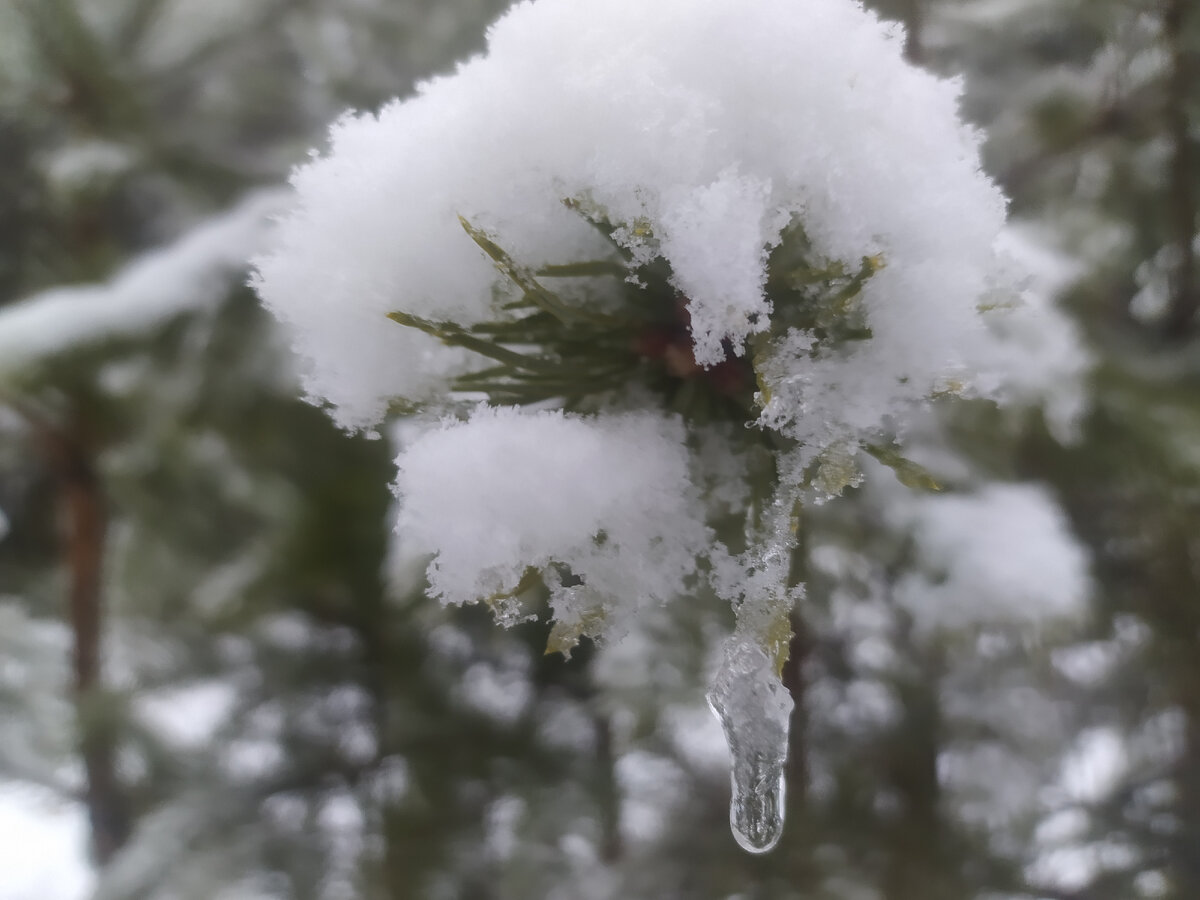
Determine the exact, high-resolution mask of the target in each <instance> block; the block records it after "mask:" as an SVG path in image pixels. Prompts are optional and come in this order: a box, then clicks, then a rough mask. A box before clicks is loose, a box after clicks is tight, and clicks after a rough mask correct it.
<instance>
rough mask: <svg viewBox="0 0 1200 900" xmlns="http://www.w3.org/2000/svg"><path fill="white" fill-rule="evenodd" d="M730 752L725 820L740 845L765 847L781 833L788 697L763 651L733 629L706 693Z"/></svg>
mask: <svg viewBox="0 0 1200 900" xmlns="http://www.w3.org/2000/svg"><path fill="white" fill-rule="evenodd" d="M708 704H709V706H711V707H712V710H713V712H714V713H715V714H716V716H717V719H718V720H719V721H720V722H721V727H722V728H723V729H724V731H725V740H726V741H727V742H728V743H729V754H730V756H731V757H732V766H733V768H732V773H731V781H732V786H733V796H732V799H731V800H730V804H729V824H730V826H731V828H732V829H733V836H734V838H735V839H736V840H737V842H738V844H739V845H740V846H741V847H742V849H743V850H746V851H748V852H750V853H766V852H767V851H768V850H770V849H771V848H773V847H774V846H775V845H776V844H777V843H778V842H779V838H780V835H782V834H783V800H784V772H783V770H784V765H785V764H786V762H787V751H788V720H789V718H790V716H791V712H792V698H791V696H790V695H789V693H788V691H787V689H786V688H785V687H784V686H783V684H781V683H780V681H779V678H778V677H777V676H776V674H775V671H774V668H773V666H772V665H771V661H770V659H769V658H768V657H767V654H766V653H765V652H763V650H762V648H761V647H760V646H758V644H757V643H755V642H754V641H753V640H748V639H747V638H746V636H745V635H740V634H737V633H735V634H734V635H733V636H732V637H731V638H729V640H728V641H727V642H726V644H725V655H724V660H723V662H722V663H721V668H720V669H719V670H718V672H717V677H716V678H715V679H714V681H713V685H712V689H711V690H710V691H709V693H708Z"/></svg>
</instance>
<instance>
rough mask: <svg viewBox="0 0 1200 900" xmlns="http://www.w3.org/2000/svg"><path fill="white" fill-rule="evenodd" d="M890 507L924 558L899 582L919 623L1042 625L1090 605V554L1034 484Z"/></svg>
mask: <svg viewBox="0 0 1200 900" xmlns="http://www.w3.org/2000/svg"><path fill="white" fill-rule="evenodd" d="M889 515H890V516H891V517H892V518H893V520H894V524H896V525H897V526H900V527H903V528H905V530H906V531H908V533H910V534H911V535H912V538H913V541H914V544H915V551H916V554H917V556H918V559H919V562H920V564H921V571H920V572H914V573H911V574H909V575H907V576H905V577H904V578H903V579H902V580H901V582H900V584H899V585H897V589H896V599H897V602H898V603H900V604H901V605H902V606H903V607H904V608H905V609H907V610H908V611H909V613H910V614H911V615H912V617H913V620H914V622H915V623H916V625H917V627H918V629H919V630H921V631H925V632H929V631H935V630H938V629H955V628H967V627H973V626H979V625H985V626H986V625H997V624H1005V623H1017V624H1027V625H1038V624H1040V623H1043V622H1047V621H1054V620H1061V619H1069V618H1073V617H1076V616H1078V615H1079V613H1080V612H1081V611H1082V609H1083V607H1084V602H1085V600H1086V598H1087V594H1088V586H1089V578H1088V558H1087V554H1086V552H1085V550H1084V549H1083V547H1082V546H1081V545H1080V544H1079V542H1078V541H1077V540H1076V539H1075V538H1074V536H1073V535H1072V534H1071V531H1070V526H1069V525H1068V523H1067V522H1066V519H1065V517H1064V516H1063V513H1062V510H1061V509H1060V508H1059V506H1058V505H1057V504H1056V503H1055V502H1054V500H1053V498H1052V497H1050V496H1049V495H1048V494H1047V493H1046V491H1045V490H1044V489H1043V488H1041V487H1039V486H1037V485H1032V484H993V485H988V486H986V487H983V488H981V489H980V490H978V491H977V492H975V493H971V494H946V495H941V496H926V497H920V498H916V499H915V500H914V502H912V503H906V504H901V505H898V506H894V507H893V508H892V509H891V510H890V511H889Z"/></svg>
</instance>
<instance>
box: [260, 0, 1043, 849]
mask: <svg viewBox="0 0 1200 900" xmlns="http://www.w3.org/2000/svg"><path fill="white" fill-rule="evenodd" d="M902 51H903V35H902V33H901V32H900V31H899V29H897V28H896V27H893V26H888V25H884V24H881V23H880V22H879V21H878V20H876V19H875V18H874V17H873V16H872V15H870V14H868V13H866V12H865V11H864V10H863V9H862V8H861V6H859V5H858V3H856V2H852V0H807V2H805V3H796V2H794V0H708V2H704V3H698V2H695V0H658V2H654V3H645V2H640V0H534V2H527V3H521V4H519V5H517V6H516V7H514V8H513V9H512V10H511V11H510V12H509V14H508V15H507V16H505V17H504V18H503V19H502V20H501V21H500V22H498V23H497V24H496V25H495V26H494V27H493V29H492V31H491V33H490V39H489V49H488V53H487V55H486V56H482V57H479V58H476V59H473V60H470V61H468V62H466V63H464V64H463V65H462V66H461V67H460V68H459V70H458V72H457V73H456V74H455V75H453V76H451V77H447V78H441V79H437V80H434V81H431V82H428V83H426V84H424V85H422V86H421V88H420V90H419V92H418V94H417V96H415V97H413V98H410V99H408V100H405V101H402V102H401V101H397V102H395V103H393V104H391V105H390V106H388V107H387V108H385V109H384V110H383V111H382V112H381V113H380V114H379V115H378V116H348V117H345V118H343V119H342V120H340V121H339V122H338V123H337V124H336V125H335V126H334V127H333V130H332V133H331V147H330V150H329V152H328V154H327V155H325V156H323V157H320V158H316V159H314V160H313V161H312V162H311V163H310V164H308V165H306V166H304V167H302V168H300V169H298V170H297V171H296V173H295V175H294V177H293V184H294V186H295V189H296V200H295V204H294V207H293V209H292V211H291V212H290V213H289V214H288V215H287V216H286V218H285V219H284V220H283V221H282V223H281V226H280V228H279V229H278V231H277V234H276V237H275V243H274V247H273V249H272V250H271V252H269V253H268V254H266V255H265V256H263V257H261V258H260V259H259V260H258V261H257V268H258V274H257V276H256V277H255V281H254V283H255V285H256V287H257V289H258V291H259V293H260V295H261V296H262V298H263V300H264V302H265V303H266V304H267V305H268V306H269V307H270V308H271V309H272V310H273V311H274V312H275V314H276V315H277V316H278V317H279V318H280V320H281V321H282V322H284V323H285V325H286V326H288V328H289V329H290V330H291V333H292V335H293V338H294V342H295V345H296V348H297V350H298V352H299V354H300V356H301V357H303V359H304V360H305V366H306V369H305V382H306V386H307V389H308V391H309V394H310V396H311V397H312V398H313V399H314V400H317V401H319V402H322V403H325V404H327V405H328V406H329V407H330V411H331V413H332V415H333V416H334V418H335V419H336V420H337V421H338V422H339V423H340V424H342V425H343V426H345V427H348V428H369V427H372V426H374V425H376V424H377V423H378V422H379V421H380V420H381V419H382V418H383V417H384V415H385V413H386V411H387V410H389V409H395V408H397V407H398V406H399V407H401V408H405V409H409V410H415V409H423V410H424V413H423V416H422V417H420V418H418V419H417V420H415V421H416V422H417V424H418V425H419V427H416V428H415V429H413V430H412V432H413V433H414V434H415V436H414V437H413V438H412V439H411V440H410V441H409V443H408V445H407V446H406V447H405V448H404V450H403V452H402V454H401V456H400V458H399V459H398V461H397V462H398V468H399V478H398V481H397V490H398V493H399V495H400V499H401V513H400V522H399V533H400V535H401V538H402V540H404V541H405V542H406V543H407V544H408V545H409V547H410V548H411V549H412V550H414V551H417V552H424V553H426V554H428V555H429V556H431V557H432V560H433V561H432V562H431V563H430V565H429V569H428V577H429V583H430V587H431V589H432V592H433V593H434V594H435V595H437V596H439V597H441V598H442V599H443V600H445V601H447V602H453V603H464V602H473V601H486V602H489V603H490V604H491V605H492V606H493V608H495V609H496V610H497V612H498V614H499V615H500V618H501V619H502V620H503V621H506V622H508V621H515V620H517V619H520V618H522V617H523V616H525V615H526V614H527V612H528V611H527V610H526V608H525V607H524V606H523V605H522V599H523V598H522V593H523V592H525V591H526V589H527V588H529V587H530V586H531V585H533V584H540V585H541V586H542V587H544V588H545V589H547V590H548V593H549V599H550V606H551V609H552V612H553V616H554V618H555V620H556V623H557V624H556V626H555V630H554V631H553V632H552V635H551V645H552V646H554V647H556V648H557V649H563V650H569V649H570V646H571V645H572V644H573V642H574V641H575V640H577V639H578V638H579V637H580V636H582V635H585V634H587V635H593V636H607V637H609V638H612V637H613V636H616V635H620V634H621V633H622V632H623V631H624V630H625V628H626V627H627V625H628V623H629V622H630V621H631V617H633V616H636V615H637V614H638V611H639V608H644V604H645V603H647V602H653V603H661V602H666V601H669V600H672V599H674V598H677V597H679V596H681V595H687V594H692V593H696V592H699V591H705V590H709V591H715V592H716V593H717V594H718V595H720V596H721V597H723V598H725V599H726V600H728V601H729V602H731V603H732V604H733V605H734V608H735V609H736V611H737V626H736V629H735V633H734V635H733V636H732V638H731V639H730V641H729V643H728V645H727V648H726V651H725V653H724V662H723V665H722V668H721V670H720V672H719V673H718V674H717V676H716V679H715V681H714V686H713V690H712V693H711V695H710V699H711V702H712V705H713V707H714V709H715V710H716V712H717V713H718V716H719V717H720V718H721V720H722V724H723V725H724V726H725V729H726V732H727V736H728V737H729V741H730V745H731V747H732V748H733V749H734V752H735V762H734V784H735V802H734V805H733V811H732V820H733V824H734V827H735V832H737V834H738V836H739V840H740V841H741V842H742V844H743V846H745V847H747V848H748V849H751V850H755V851H761V850H765V849H769V848H770V847H771V846H772V845H773V844H774V843H775V841H776V840H777V839H778V837H779V834H780V829H781V827H782V823H781V815H782V808H783V793H782V777H783V765H784V760H785V758H786V752H787V725H788V716H789V711H790V708H791V705H792V700H791V698H790V697H789V696H788V693H787V691H786V690H785V689H784V688H783V686H782V685H781V683H780V681H779V673H780V669H781V667H782V665H783V663H784V662H785V658H786V654H787V647H788V643H789V637H790V623H789V615H790V614H791V612H792V609H793V607H794V605H795V604H796V603H797V602H798V600H799V599H800V598H801V596H802V591H803V585H801V584H799V583H798V579H797V577H796V571H797V569H796V566H795V565H794V561H795V556H796V553H797V546H798V540H797V531H798V529H799V527H800V521H799V515H800V510H801V506H802V504H803V503H804V502H806V501H809V502H811V501H817V502H821V501H824V500H825V499H828V498H829V497H831V496H834V495H836V494H837V493H839V492H840V491H841V490H843V489H844V488H845V487H847V486H849V485H853V484H857V483H858V481H859V480H860V477H861V476H860V474H859V470H858V466H857V456H858V453H859V451H860V449H863V448H865V449H866V451H867V452H868V453H870V454H871V455H873V456H875V457H876V458H877V459H879V460H880V461H882V462H884V463H885V464H886V465H888V466H890V467H891V468H892V469H893V470H894V471H896V473H897V474H898V475H899V477H900V478H901V480H902V481H904V482H905V483H906V484H909V485H912V486H916V487H924V488H933V487H935V486H936V480H935V479H934V477H933V476H932V475H931V474H930V473H928V472H926V471H925V470H923V469H921V468H920V467H919V466H916V465H915V464H914V463H912V462H910V461H908V460H907V459H906V458H905V456H904V455H903V451H902V450H901V449H898V447H897V445H896V444H895V443H894V441H895V440H896V438H898V437H901V436H902V435H901V434H898V432H902V431H903V422H904V420H905V418H906V416H907V415H908V414H909V413H910V412H911V411H912V410H914V409H916V408H918V407H920V406H921V405H923V404H925V403H926V402H928V401H929V400H930V399H931V398H937V397H946V396H953V395H956V394H964V393H975V394H984V395H992V396H1001V395H1002V394H1003V392H1004V390H1005V375H1006V368H1007V366H1008V365H1009V362H1010V360H1011V359H1012V358H1013V355H1012V354H1009V353H1007V352H1006V351H1005V350H1004V337H1003V332H1002V330H1001V329H1000V326H998V325H997V320H998V319H999V317H1000V315H1001V314H1002V312H1003V311H1004V310H1005V309H1007V308H1009V307H1013V306H1016V305H1018V304H1019V296H1018V291H1017V290H1016V288H1015V287H1014V286H1013V285H1012V284H1011V283H1010V282H1009V281H1008V277H1007V274H1006V272H1005V268H1004V266H1003V265H1002V264H1001V262H1000V260H999V256H998V253H997V241H998V238H999V236H1000V235H1001V232H1002V230H1003V228H1004V216H1005V201H1004V198H1003V196H1002V195H1001V194H1000V192H999V191H998V190H997V188H996V187H995V185H993V184H992V183H991V181H990V180H989V179H988V178H987V177H985V176H984V175H983V174H982V173H981V171H980V168H979V154H978V145H979V138H978V135H976V134H975V133H974V132H973V131H972V130H971V129H969V128H968V127H966V126H965V125H963V124H962V123H961V122H960V120H959V118H958V111H957V97H958V85H957V84H955V83H953V82H946V81H941V80H939V79H937V78H935V77H934V76H932V75H930V74H928V73H926V72H924V71H921V70H918V69H916V68H913V67H912V66H910V65H908V64H907V63H906V62H905V61H904V59H903V57H902ZM614 276H615V277H614ZM388 318H390V319H391V320H392V322H391V323H389V322H388V321H387V319H388ZM393 323H394V324H393ZM389 326H390V327H389ZM401 326H403V327H401ZM481 404H482V405H481ZM439 417H442V418H441V419H440V420H439ZM714 447H715V448H717V450H715V451H714V449H713V448H714ZM700 448H707V449H706V450H705V452H704V453H701V452H700ZM714 471H716V472H717V473H718V475H717V478H716V479H715V480H723V481H736V482H741V483H743V484H744V485H745V487H746V493H747V496H749V497H750V503H749V505H748V507H746V508H740V509H738V510H736V511H735V515H734V518H735V519H737V520H739V521H740V525H739V526H738V527H736V528H734V529H732V530H731V529H730V527H729V521H728V520H729V516H728V512H729V510H728V504H727V503H726V502H725V501H724V500H723V499H718V498H717V496H716V494H717V493H718V492H715V491H713V490H711V485H712V484H713V483H714V478H713V472H714ZM718 508H719V509H720V512H721V514H722V515H721V516H720V517H719V516H718V515H717V510H718ZM718 518H721V519H722V522H721V527H720V528H718V527H717V519H718ZM531 572H532V573H533V576H532V577H531Z"/></svg>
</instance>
